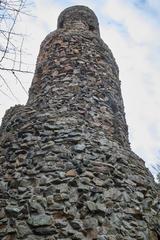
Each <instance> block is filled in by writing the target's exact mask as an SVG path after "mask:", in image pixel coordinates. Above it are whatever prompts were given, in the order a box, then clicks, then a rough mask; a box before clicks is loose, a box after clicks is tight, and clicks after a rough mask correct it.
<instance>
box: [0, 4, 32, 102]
mask: <svg viewBox="0 0 160 240" xmlns="http://www.w3.org/2000/svg"><path fill="white" fill-rule="evenodd" d="M31 4H32V2H30V1H29V0H0V80H1V81H2V82H3V84H4V86H6V87H7V89H8V90H9V92H10V94H11V95H12V97H13V98H14V99H16V101H18V99H17V97H16V96H15V94H14V92H13V90H12V87H10V84H11V83H9V81H8V78H10V76H11V77H14V79H16V81H17V82H18V83H19V84H20V86H21V88H22V89H23V91H25V93H26V94H27V95H28V93H27V90H26V89H25V87H24V85H23V83H22V81H21V80H20V78H22V75H21V77H19V75H18V73H20V74H33V72H32V66H33V65H31V64H29V63H25V62H24V61H23V60H22V58H23V56H24V55H28V53H26V51H24V38H25V37H26V34H24V33H19V32H18V33H17V32H16V26H17V23H18V22H19V21H21V19H22V18H21V16H23V15H26V16H30V14H29V13H28V12H27V9H29V8H28V6H30V5H31ZM29 66H30V67H29ZM30 69H31V70H30ZM3 73H4V74H3ZM6 73H7V74H6ZM0 92H1V93H2V94H3V95H5V96H7V97H8V94H7V93H5V90H4V89H3V90H2V88H1V89H0ZM9 97H10V96H9ZM10 98H11V97H10ZM18 102H19V101H18Z"/></svg>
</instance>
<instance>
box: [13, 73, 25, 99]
mask: <svg viewBox="0 0 160 240" xmlns="http://www.w3.org/2000/svg"><path fill="white" fill-rule="evenodd" d="M12 73H13V75H14V77H15V78H16V79H17V81H18V82H19V84H20V85H21V87H22V89H23V90H24V92H25V93H26V94H27V96H28V92H27V90H26V89H25V87H24V86H23V84H22V82H21V80H20V79H19V78H18V77H17V75H16V74H15V72H14V71H13V72H12Z"/></svg>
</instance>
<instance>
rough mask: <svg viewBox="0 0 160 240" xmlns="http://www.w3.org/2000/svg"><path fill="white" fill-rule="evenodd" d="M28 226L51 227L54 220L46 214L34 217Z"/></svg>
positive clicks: (29, 220) (30, 219)
mask: <svg viewBox="0 0 160 240" xmlns="http://www.w3.org/2000/svg"><path fill="white" fill-rule="evenodd" d="M28 224H29V225H31V226H33V227H41V226H49V225H51V224H52V218H51V216H48V215H46V214H41V215H33V216H31V217H30V218H29V219H28Z"/></svg>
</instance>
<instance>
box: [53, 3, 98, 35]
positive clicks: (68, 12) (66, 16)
mask: <svg viewBox="0 0 160 240" xmlns="http://www.w3.org/2000/svg"><path fill="white" fill-rule="evenodd" d="M57 28H58V29H60V28H63V29H75V28H76V29H78V30H79V29H83V30H85V29H86V30H89V31H91V32H93V33H95V34H98V35H100V33H99V23H98V19H97V17H96V15H95V13H94V12H93V11H92V10H91V9H90V8H88V7H85V6H81V5H77V6H73V7H69V8H66V9H65V10H64V11H63V12H61V14H60V15H59V18H58V25H57Z"/></svg>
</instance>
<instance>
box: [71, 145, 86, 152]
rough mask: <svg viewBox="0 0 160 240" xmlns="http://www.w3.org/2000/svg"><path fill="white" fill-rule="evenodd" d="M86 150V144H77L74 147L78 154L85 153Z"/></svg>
mask: <svg viewBox="0 0 160 240" xmlns="http://www.w3.org/2000/svg"><path fill="white" fill-rule="evenodd" d="M85 148H86V146H85V144H84V143H81V144H76V145H75V146H74V148H73V149H74V150H75V151H76V152H79V153H80V152H83V151H84V150H85Z"/></svg>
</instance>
